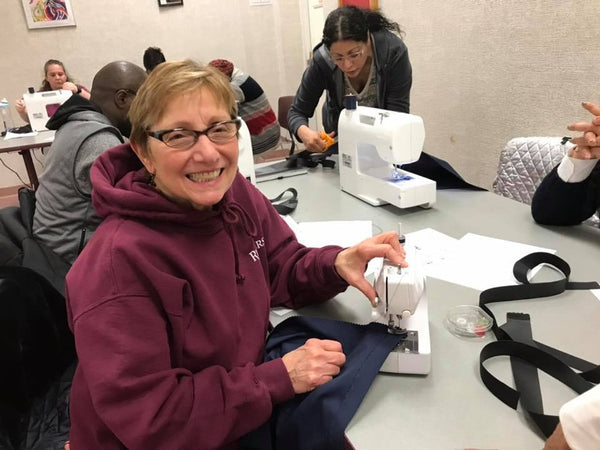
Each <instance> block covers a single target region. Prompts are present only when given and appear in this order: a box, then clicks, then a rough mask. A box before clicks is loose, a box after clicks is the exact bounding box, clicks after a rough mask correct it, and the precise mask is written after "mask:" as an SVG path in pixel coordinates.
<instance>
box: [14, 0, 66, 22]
mask: <svg viewBox="0 0 600 450" xmlns="http://www.w3.org/2000/svg"><path fill="white" fill-rule="evenodd" d="M21 1H22V2H23V9H24V10H25V18H26V19H27V26H28V27H29V28H52V27H73V26H75V17H74V16H73V10H72V9H71V0H21Z"/></svg>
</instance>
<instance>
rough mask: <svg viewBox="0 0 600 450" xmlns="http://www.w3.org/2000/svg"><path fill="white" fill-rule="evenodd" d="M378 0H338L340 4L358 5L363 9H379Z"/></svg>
mask: <svg viewBox="0 0 600 450" xmlns="http://www.w3.org/2000/svg"><path fill="white" fill-rule="evenodd" d="M377 3H378V2H377V0H338V6H357V7H359V8H363V9H373V10H375V9H377V8H378V7H379V5H378V4H377Z"/></svg>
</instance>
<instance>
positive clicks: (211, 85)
mask: <svg viewBox="0 0 600 450" xmlns="http://www.w3.org/2000/svg"><path fill="white" fill-rule="evenodd" d="M202 88H207V89H208V90H209V91H210V92H212V93H213V94H214V96H215V97H216V98H217V100H218V101H219V100H220V101H221V102H222V104H223V105H224V106H225V108H227V110H228V111H229V114H230V116H231V118H232V119H235V118H236V117H237V106H236V102H235V97H234V94H233V91H232V90H231V87H230V85H229V81H228V80H227V79H226V78H225V77H224V76H223V74H222V73H221V72H220V71H219V70H218V69H215V68H214V67H210V66H203V65H201V64H198V63H196V62H194V61H191V60H184V61H168V62H164V63H162V64H160V65H158V66H157V67H156V69H154V70H153V71H152V72H151V73H150V75H149V76H148V78H147V79H146V81H144V83H143V84H142V86H141V87H140V89H139V90H138V92H137V95H136V97H135V99H134V100H133V102H132V104H131V109H130V110H129V120H130V121H131V135H130V137H129V140H130V141H131V142H132V143H133V144H134V145H136V146H137V147H138V148H139V149H140V150H141V152H142V153H143V154H144V155H146V156H147V155H148V145H147V143H148V135H147V134H146V132H147V131H148V130H150V129H151V127H152V126H153V125H154V124H155V123H156V122H158V121H159V120H160V119H161V118H162V115H163V114H164V112H165V110H166V108H167V106H168V104H169V100H171V99H173V98H175V97H176V96H178V95H182V94H185V93H189V92H193V91H199V90H200V89H202Z"/></svg>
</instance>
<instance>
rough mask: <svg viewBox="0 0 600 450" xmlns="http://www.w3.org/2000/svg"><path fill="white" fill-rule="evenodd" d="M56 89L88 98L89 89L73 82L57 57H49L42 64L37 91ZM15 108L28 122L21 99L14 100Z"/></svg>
mask: <svg viewBox="0 0 600 450" xmlns="http://www.w3.org/2000/svg"><path fill="white" fill-rule="evenodd" d="M58 89H64V90H67V91H71V92H73V94H74V95H75V94H79V95H81V96H82V97H83V98H85V99H87V100H89V99H90V95H91V94H90V91H89V90H88V88H86V87H85V86H82V85H80V84H75V83H73V80H71V77H69V75H67V70H66V69H65V65H64V64H63V63H62V62H60V61H59V60H57V59H49V60H48V61H46V64H44V79H43V80H42V86H41V87H40V88H39V90H38V92H46V91H56V90H58ZM15 109H16V110H17V112H18V113H19V116H21V119H23V120H24V121H25V122H29V118H28V117H27V108H26V107H25V102H24V101H23V99H22V98H21V99H19V100H17V101H16V102H15Z"/></svg>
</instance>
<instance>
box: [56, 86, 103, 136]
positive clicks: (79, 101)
mask: <svg viewBox="0 0 600 450" xmlns="http://www.w3.org/2000/svg"><path fill="white" fill-rule="evenodd" d="M81 112H91V113H93V116H92V117H93V118H94V120H95V121H98V116H101V117H102V118H103V120H100V122H102V123H106V124H107V125H111V123H110V122H109V120H108V119H107V118H106V117H104V115H103V114H102V111H100V108H98V107H97V106H96V105H95V104H93V103H92V102H91V101H89V100H86V99H85V98H83V97H82V96H81V95H72V96H71V97H69V99H68V100H67V101H66V102H64V103H63V104H62V105H60V107H59V108H58V109H57V110H56V112H55V113H54V114H53V115H52V117H51V118H50V120H48V123H47V124H46V127H47V128H48V129H50V130H58V129H59V128H60V127H62V126H63V125H64V124H65V123H67V122H68V121H69V120H71V116H72V115H73V114H76V113H81ZM77 116H78V120H89V119H80V118H79V117H80V116H81V117H86V116H88V115H87V114H84V115H83V116H82V115H81V114H77Z"/></svg>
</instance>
